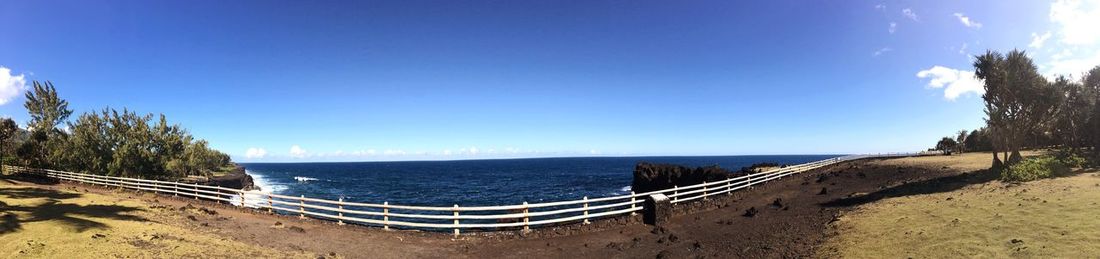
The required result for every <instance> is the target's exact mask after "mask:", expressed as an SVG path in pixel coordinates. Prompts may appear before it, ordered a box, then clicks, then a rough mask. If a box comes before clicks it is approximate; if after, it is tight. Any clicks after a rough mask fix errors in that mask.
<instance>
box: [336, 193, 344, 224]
mask: <svg viewBox="0 0 1100 259" xmlns="http://www.w3.org/2000/svg"><path fill="white" fill-rule="evenodd" d="M338 215H339V216H338V218H337V220H336V225H341V226H343V225H344V196H340V213H339V214H338Z"/></svg>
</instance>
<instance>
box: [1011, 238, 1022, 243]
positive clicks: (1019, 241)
mask: <svg viewBox="0 0 1100 259" xmlns="http://www.w3.org/2000/svg"><path fill="white" fill-rule="evenodd" d="M1010 242H1012V243H1013V244H1019V243H1023V242H1024V241H1023V240H1019V239H1015V238H1013V239H1012V241H1010Z"/></svg>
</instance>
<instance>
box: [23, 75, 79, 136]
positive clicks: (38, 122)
mask: <svg viewBox="0 0 1100 259" xmlns="http://www.w3.org/2000/svg"><path fill="white" fill-rule="evenodd" d="M26 97H27V101H26V102H25V103H24V104H23V107H26V108H27V112H29V113H30V115H31V120H30V122H28V123H27V124H28V125H27V126H28V127H29V128H31V130H50V129H53V128H54V127H57V125H59V124H61V122H64V121H65V120H66V119H68V118H69V115H72V114H73V111H72V110H69V102H68V101H65V100H63V99H61V98H60V97H58V96H57V89H55V88H54V87H53V83H52V82H50V81H46V83H45V84H40V83H38V81H34V82H33V89H31V90H29V91H27V93H26Z"/></svg>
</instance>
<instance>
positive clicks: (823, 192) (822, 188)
mask: <svg viewBox="0 0 1100 259" xmlns="http://www.w3.org/2000/svg"><path fill="white" fill-rule="evenodd" d="M826 194H829V190H828V189H825V187H821V191H820V192H817V195H826Z"/></svg>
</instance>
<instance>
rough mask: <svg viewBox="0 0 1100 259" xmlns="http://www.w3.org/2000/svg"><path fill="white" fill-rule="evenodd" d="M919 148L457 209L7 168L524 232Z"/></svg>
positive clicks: (284, 207)
mask: <svg viewBox="0 0 1100 259" xmlns="http://www.w3.org/2000/svg"><path fill="white" fill-rule="evenodd" d="M913 155H917V154H916V153H891V154H876V155H853V156H843V157H837V158H830V159H825V160H821V161H816V162H810V163H805V164H799V165H793V166H787V167H783V168H779V169H773V170H768V171H764V172H759V173H754V174H748V175H743V176H738V177H732V178H729V179H725V180H721V181H715V182H704V183H701V184H695V185H690V186H675V187H673V188H669V189H664V190H658V191H651V192H645V193H634V192H631V193H630V194H626V195H619V196H610V197H600V198H589V197H587V196H585V197H583V198H582V199H579V200H569V201H556V202H545V203H527V202H524V203H523V204H516V205H504V206H477V207H461V206H459V205H458V204H455V205H454V206H452V207H438V206H411V205H397V204H389V202H383V203H381V204H378V203H362V202H350V201H345V200H344V199H343V198H340V199H338V200H328V199H317V198H306V197H305V196H297V197H296V196H288V195H279V194H272V193H267V192H262V191H255V190H240V189H232V188H225V187H219V186H208V185H201V184H189V183H180V182H169V181H157V180H144V179H134V178H124V177H113V176H104V175H93V174H82V173H72V172H64V171H57V170H49V169H35V168H26V167H16V166H4V170H5V171H6V172H15V173H30V174H38V175H43V176H46V177H50V178H54V179H58V180H64V181H72V182H80V183H84V184H91V185H99V186H104V187H119V188H124V189H133V190H141V191H148V192H154V193H158V194H164V195H172V196H182V197H186V198H193V199H196V200H197V199H204V200H210V201H217V202H226V203H229V204H232V205H234V206H244V207H247V208H253V209H258V210H266V211H268V212H271V213H280V214H285V215H297V216H298V217H300V218H302V219H305V218H306V217H312V218H318V219H326V220H333V221H336V222H337V223H338V224H345V223H356V224H363V225H372V226H381V227H383V228H385V229H389V228H391V227H395V228H410V229H428V230H437V231H438V230H453V231H454V234H455V235H456V236H457V235H459V233H460V230H461V229H496V230H502V229H523V230H529V229H530V228H532V227H538V226H547V225H556V224H567V223H577V222H581V223H583V224H588V223H589V222H590V221H591V220H593V219H597V218H607V217H613V216H622V215H627V214H629V215H634V214H635V213H636V212H638V211H641V210H643V209H645V208H644V207H643V204H644V202H645V199H646V198H647V197H649V196H650V195H653V194H658V193H660V194H664V195H666V196H668V198H669V199H670V200H671V202H672V203H673V204H676V203H682V202H689V201H692V200H697V199H706V198H707V197H710V196H714V195H720V194H731V193H732V192H733V191H737V190H740V189H744V188H747V187H750V186H754V185H759V184H762V183H765V182H768V181H771V180H775V179H779V178H782V177H785V176H789V175H792V174H797V173H802V172H806V171H809V170H812V169H815V168H820V167H823V166H827V165H831V164H835V163H839V162H844V161H850V160H855V159H862V158H884V157H902V156H913Z"/></svg>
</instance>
